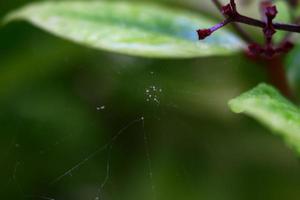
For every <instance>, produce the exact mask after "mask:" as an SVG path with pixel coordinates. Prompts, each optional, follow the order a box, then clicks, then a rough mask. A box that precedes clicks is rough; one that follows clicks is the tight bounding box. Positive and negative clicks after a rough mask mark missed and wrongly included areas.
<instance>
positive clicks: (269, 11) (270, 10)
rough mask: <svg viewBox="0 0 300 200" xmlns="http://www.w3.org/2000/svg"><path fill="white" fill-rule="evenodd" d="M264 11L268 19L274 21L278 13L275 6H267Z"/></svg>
mask: <svg viewBox="0 0 300 200" xmlns="http://www.w3.org/2000/svg"><path fill="white" fill-rule="evenodd" d="M264 9H265V14H266V16H267V17H268V18H269V19H274V18H275V17H276V15H277V13H278V11H277V8H276V6H267V7H265V8H264Z"/></svg>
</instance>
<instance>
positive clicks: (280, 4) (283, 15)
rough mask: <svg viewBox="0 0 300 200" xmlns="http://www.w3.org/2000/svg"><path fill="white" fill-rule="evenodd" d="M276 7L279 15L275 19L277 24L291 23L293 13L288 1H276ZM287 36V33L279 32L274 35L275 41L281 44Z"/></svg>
mask: <svg viewBox="0 0 300 200" xmlns="http://www.w3.org/2000/svg"><path fill="white" fill-rule="evenodd" d="M275 4H276V7H277V10H278V14H277V16H276V18H275V21H276V22H281V23H287V24H288V23H291V13H290V7H289V5H288V2H287V1H282V0H281V1H276V3H275ZM285 35H286V32H285V31H278V32H277V33H276V34H275V35H274V40H275V41H276V42H280V41H281V40H282V39H283V38H284V37H285Z"/></svg>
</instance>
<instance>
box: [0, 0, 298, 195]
mask: <svg viewBox="0 0 300 200" xmlns="http://www.w3.org/2000/svg"><path fill="white" fill-rule="evenodd" d="M153 1H154V0H152V2H153ZM30 2H33V1H29V0H1V1H0V17H1V18H2V17H3V16H4V15H5V14H6V13H7V12H9V11H10V10H12V9H15V8H18V7H20V6H22V5H24V4H26V3H30ZM156 2H158V3H164V4H166V5H169V6H173V7H182V8H185V9H191V10H194V11H195V12H203V13H205V15H211V16H212V17H213V18H218V17H220V16H219V15H218V14H217V12H216V10H215V9H214V8H213V7H212V6H211V5H210V1H208V0H207V1H198V0H197V1H196V0H185V1H181V0H178V1H177V0H164V1H163V0H156ZM239 2H240V3H241V6H242V7H243V8H242V9H243V10H245V11H246V12H248V13H252V10H255V9H252V8H253V6H252V7H251V5H253V4H251V3H253V2H252V1H239ZM250 7H251V8H250ZM252 14H253V15H255V14H256V13H252ZM254 34H256V33H254ZM262 81H266V78H265V73H264V71H263V70H262V68H261V66H259V65H258V64H256V63H252V62H249V61H248V60H246V59H245V58H244V56H243V55H242V54H239V55H235V56H233V57H211V58H200V59H187V60H159V59H156V60H152V59H143V58H136V57H129V56H123V55H119V54H115V53H108V52H101V51H96V50H92V49H89V48H85V47H82V46H79V45H76V44H73V43H71V42H68V41H65V40H62V39H60V38H57V37H54V36H52V35H49V34H47V33H45V32H43V31H41V30H39V29H37V28H34V27H33V26H31V25H29V24H27V23H24V22H17V23H13V24H9V25H6V26H2V27H1V28H0V199H10V200H15V199H16V200H17V199H44V200H51V199H55V200H67V199H69V200H102V199H105V200H106V199H112V200H114V199H118V200H119V199H120V200H127V199H128V200H135V199H139V200H141V199H142V200H154V199H162V200H169V199H170V200H177V199H178V200H182V199H195V200H196V199H197V200H199V199H205V200H241V199H243V200H244V199H245V200H248V199H249V200H253V199H256V200H269V199H270V200H277V199H278V200H279V199H280V200H282V199H298V198H299V196H300V189H299V188H300V165H299V160H298V158H297V157H296V155H295V154H294V153H293V152H292V151H291V150H289V149H288V148H287V147H286V146H285V145H284V144H283V142H282V141H281V140H280V138H278V137H276V136H274V135H272V134H270V132H269V131H268V130H266V129H265V128H263V127H262V126H261V125H260V124H258V123H256V122H255V121H254V120H252V119H249V118H247V117H244V116H241V115H235V114H232V113H231V112H230V111H229V109H228V107H227V102H228V100H229V99H231V98H233V97H235V96H237V95H239V94H240V93H241V92H243V91H245V90H247V89H249V88H251V87H253V86H255V85H256V84H257V83H259V82H262ZM154 87H155V89H153V88H154ZM150 95H151V96H150ZM154 96H156V99H154ZM142 119H144V120H142ZM118 133H121V134H119V136H118V137H115V138H116V139H115V140H114V142H113V143H110V141H111V138H114V136H116V135H117V134H118ZM106 144H113V145H112V146H109V147H112V148H107V149H104V150H103V151H101V150H100V149H99V148H101V147H102V146H103V145H106ZM108 149H111V150H110V151H109V150H108ZM108 164H109V165H108ZM103 183H105V184H103ZM102 186H103V187H102Z"/></svg>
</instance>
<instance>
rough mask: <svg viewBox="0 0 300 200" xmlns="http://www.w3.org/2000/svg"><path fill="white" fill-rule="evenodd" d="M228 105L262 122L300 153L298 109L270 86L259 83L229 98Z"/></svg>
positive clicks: (299, 118) (234, 110) (299, 111)
mask: <svg viewBox="0 0 300 200" xmlns="http://www.w3.org/2000/svg"><path fill="white" fill-rule="evenodd" d="M229 106H230V108H231V109H232V111H233V112H235V113H245V114H246V115H249V116H251V117H253V118H255V119H257V120H258V121H260V122H262V123H263V124H264V125H266V126H267V127H268V128H269V129H271V130H272V131H274V133H277V134H279V135H280V136H282V137H283V138H284V140H285V141H286V143H287V144H288V145H289V146H291V147H292V148H294V149H295V150H296V151H297V152H298V153H300V110H299V108H298V107H296V106H295V105H294V104H292V103H291V102H290V101H288V100H287V99H286V98H284V97H283V96H282V95H281V94H280V93H279V92H278V91H277V90H276V89H275V88H273V87H272V86H269V85H267V84H260V85H259V86H257V87H256V88H254V89H252V90H251V91H249V92H246V93H244V94H242V95H241V96H239V97H237V98H235V99H233V100H231V101H230V102H229Z"/></svg>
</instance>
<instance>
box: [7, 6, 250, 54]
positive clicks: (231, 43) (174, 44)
mask: <svg viewBox="0 0 300 200" xmlns="http://www.w3.org/2000/svg"><path fill="white" fill-rule="evenodd" d="M12 20H27V21H29V22H31V23H32V24H34V25H36V26H38V27H40V28H42V29H44V30H47V31H49V32H51V33H53V34H55V35H57V36H60V37H62V38H66V39H69V40H71V41H74V42H77V43H80V44H83V45H85V46H89V47H94V48H97V49H104V50H109V51H113V52H118V53H124V54H129V55H136V56H144V57H175V58H180V57H182V58H185V57H201V56H210V55H228V54H232V53H234V52H236V51H238V50H240V49H241V48H243V46H244V44H243V42H241V40H240V39H239V38H237V37H236V36H235V35H233V34H231V33H229V32H226V31H224V30H221V31H219V32H218V33H217V34H214V35H213V36H211V37H209V38H207V39H206V40H205V41H198V40H197V34H196V30H197V29H198V28H204V27H210V26H211V25H213V24H214V23H213V22H211V21H209V20H208V19H207V18H205V17H203V16H201V15H195V14H192V13H189V12H185V11H180V10H173V9H168V8H165V7H161V6H158V5H153V4H145V3H128V2H127V3H126V2H85V1H82V2H78V1H76V2H42V3H34V4H30V5H28V6H26V7H24V8H21V9H19V10H17V11H15V12H12V13H11V14H9V15H8V16H7V17H6V19H5V21H6V22H10V21H12Z"/></svg>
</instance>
